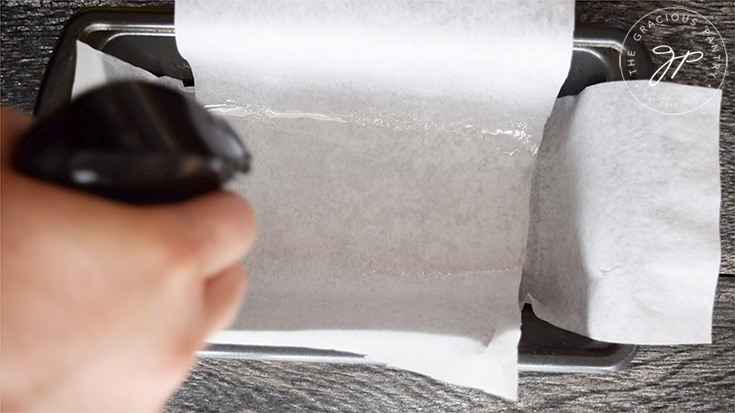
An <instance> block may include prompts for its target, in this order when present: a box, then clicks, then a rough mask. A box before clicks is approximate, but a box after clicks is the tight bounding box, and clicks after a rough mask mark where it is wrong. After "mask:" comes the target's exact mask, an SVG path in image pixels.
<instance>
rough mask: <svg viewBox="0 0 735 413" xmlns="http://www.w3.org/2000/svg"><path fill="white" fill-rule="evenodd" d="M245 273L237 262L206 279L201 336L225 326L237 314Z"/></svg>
mask: <svg viewBox="0 0 735 413" xmlns="http://www.w3.org/2000/svg"><path fill="white" fill-rule="evenodd" d="M246 284H247V275H246V273H245V269H244V268H243V267H242V265H241V264H240V263H237V264H235V265H233V266H231V267H229V268H227V269H225V270H223V271H221V272H219V273H218V274H216V275H214V276H211V277H209V278H208V279H207V282H206V284H205V286H204V293H203V294H204V296H203V308H204V310H203V311H204V314H203V317H204V319H203V324H202V325H203V333H204V335H203V337H204V338H207V337H209V336H211V335H212V334H214V333H216V332H217V331H219V330H222V329H224V328H227V327H228V326H229V325H230V324H231V323H232V321H233V320H234V319H235V316H236V315H237V310H238V308H239V307H240V301H241V300H242V296H243V294H244V293H245V286H246Z"/></svg>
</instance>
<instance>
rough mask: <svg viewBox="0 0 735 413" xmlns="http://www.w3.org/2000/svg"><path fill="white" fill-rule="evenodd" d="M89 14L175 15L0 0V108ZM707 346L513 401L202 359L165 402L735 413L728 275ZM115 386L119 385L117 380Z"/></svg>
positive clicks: (733, 257) (418, 383)
mask: <svg viewBox="0 0 735 413" xmlns="http://www.w3.org/2000/svg"><path fill="white" fill-rule="evenodd" d="M675 5H679V6H683V7H686V8H689V9H692V10H695V11H697V12H699V13H701V14H703V15H704V16H705V17H708V18H709V19H710V20H711V21H712V22H713V23H714V24H715V25H716V26H717V27H718V29H719V30H720V32H721V33H722V35H723V37H724V38H725V39H726V42H727V44H728V51H730V56H731V60H732V57H733V56H735V53H733V51H735V50H734V47H733V46H734V44H735V3H734V2H732V1H702V2H691V1H677V2H670V1H666V2H578V3H577V8H576V14H577V19H578V21H583V22H606V23H617V24H619V25H621V26H623V27H630V26H631V25H632V24H633V23H634V22H635V21H637V20H638V19H639V18H640V17H642V16H643V15H645V14H646V13H648V12H650V11H652V10H654V9H656V8H660V7H671V6H675ZM90 6H136V7H162V6H163V7H172V2H171V1H126V0H77V1H40V0H29V1H17V0H5V1H3V2H2V6H1V7H0V25H1V26H2V34H1V37H0V41H1V42H2V48H1V50H0V102H1V103H2V104H4V105H12V106H15V107H17V108H20V109H22V110H24V111H27V112H30V111H31V110H32V109H33V103H34V100H35V96H36V94H37V93H38V88H39V86H40V82H41V78H42V75H43V69H44V67H45V65H46V63H47V62H48V59H49V57H50V55H51V52H52V50H53V47H54V45H55V43H56V40H57V38H58V34H59V32H60V30H61V28H62V26H63V24H64V22H66V20H67V19H68V18H69V17H70V16H71V14H73V13H74V12H75V11H78V10H80V9H82V8H84V7H90ZM732 72H733V69H732V65H731V69H730V70H729V73H728V76H727V78H726V81H725V84H724V86H723V109H722V114H721V157H720V158H721V167H722V196H723V199H722V218H721V237H722V247H723V261H722V269H721V271H722V272H723V273H735V107H734V104H735V103H734V101H733V92H734V90H733V80H732V74H731V73H732ZM713 328H714V329H713V344H712V345H706V346H704V345H703V346H670V347H665V346H650V347H644V348H642V349H641V350H640V351H639V353H638V355H637V357H636V359H635V360H634V361H633V362H632V364H631V366H630V367H628V368H627V369H625V370H623V371H621V372H618V373H613V374H607V375H589V374H577V375H555V374H522V375H521V378H520V391H519V393H520V394H519V396H520V400H521V401H520V402H519V403H517V404H512V403H508V402H505V401H502V400H499V399H497V398H495V397H492V396H488V395H485V394H483V393H481V392H479V391H473V390H468V389H464V388H459V387H456V386H450V385H446V384H443V383H439V382H436V381H434V380H431V379H428V378H426V377H423V376H419V375H416V374H412V373H408V372H403V371H398V370H393V369H386V368H380V367H373V366H352V365H327V364H304V363H266V362H247V361H237V360H203V361H200V362H199V363H198V364H197V366H196V368H195V370H194V371H193V373H192V375H191V377H190V378H189V380H188V381H187V382H186V383H185V384H184V386H183V387H182V388H181V389H180V390H179V391H178V392H177V393H176V394H175V395H174V396H173V397H172V399H171V400H170V402H169V405H168V407H167V410H168V411H170V412H183V411H257V412H260V411H278V412H282V411H294V412H299V411H325V412H326V411H340V412H341V411H429V412H433V411H436V412H442V411H495V410H500V411H546V410H560V411H653V410H662V411H687V412H688V411H726V412H732V411H735V333H734V331H735V278H733V277H728V276H721V277H720V283H719V286H718V292H717V300H716V304H715V313H714V322H713ZM121 380H124V378H121Z"/></svg>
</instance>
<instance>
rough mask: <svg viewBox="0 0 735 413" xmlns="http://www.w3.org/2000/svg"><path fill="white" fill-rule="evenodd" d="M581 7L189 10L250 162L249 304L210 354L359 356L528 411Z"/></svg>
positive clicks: (208, 69) (182, 7) (186, 21)
mask: <svg viewBox="0 0 735 413" xmlns="http://www.w3.org/2000/svg"><path fill="white" fill-rule="evenodd" d="M573 14H574V13H573V3H572V2H570V1H561V2H559V1H557V2H523V1H510V2H501V1H498V2H403V1H399V2H344V1H337V2H229V1H223V2H217V1H179V2H178V3H177V5H176V34H177V44H178V47H179V51H180V52H181V54H182V56H184V57H185V58H186V59H187V60H188V61H189V63H190V64H191V66H192V68H193V72H194V80H195V84H196V94H197V98H198V99H199V101H200V102H202V103H204V104H205V105H208V107H210V108H212V109H216V110H218V111H219V112H220V113H221V114H223V115H224V116H226V117H228V118H229V120H230V121H231V123H232V124H233V125H234V126H235V128H236V129H237V130H238V131H239V132H240V133H241V134H243V136H244V138H245V140H246V141H247V142H248V144H249V145H250V148H251V149H252V152H253V159H254V165H253V170H252V173H251V174H250V175H249V176H247V177H245V178H244V179H242V180H239V181H238V182H236V183H235V184H234V185H233V188H234V189H235V190H237V191H238V192H240V193H242V194H243V195H244V196H246V197H247V198H248V199H250V200H251V201H252V203H253V205H254V207H255V210H256V211H258V219H259V238H258V240H257V242H256V246H255V248H254V250H253V251H252V253H251V254H250V256H249V257H248V259H247V260H246V265H247V268H248V270H249V273H250V284H249V295H248V298H247V300H246V302H245V304H244V306H243V308H242V310H241V313H240V317H239V318H238V319H237V321H236V323H235V325H234V327H233V331H228V332H225V333H223V334H220V335H217V336H215V337H213V338H212V340H213V341H215V342H228V343H240V344H260V345H286V346H299V347H311V348H322V349H336V350H345V351H351V352H355V353H359V354H364V355H367V356H368V357H369V358H371V359H374V360H378V361H381V362H385V363H388V364H390V365H392V366H395V367H401V368H405V369H409V370H412V371H415V372H419V373H422V374H427V375H430V376H432V377H434V378H437V379H439V380H444V381H447V382H451V383H455V384H462V385H467V386H473V387H477V388H480V389H483V390H485V391H488V392H491V393H495V394H499V395H501V396H503V397H507V398H511V399H512V398H515V397H516V381H517V371H516V358H517V348H516V347H517V342H518V338H519V336H520V331H519V325H520V310H519V307H518V302H517V294H518V287H519V282H520V276H521V267H522V263H523V258H524V250H525V245H526V234H527V225H528V197H529V191H530V177H531V171H532V167H533V163H534V160H535V156H536V152H537V148H538V143H539V141H540V138H541V133H542V129H543V125H544V122H545V120H546V118H547V116H548V114H549V112H550V110H551V107H552V105H553V101H554V98H555V97H556V95H557V93H558V91H559V88H560V86H561V84H562V83H563V81H564V79H565V77H566V74H567V71H568V69H569V63H570V58H571V44H572V31H573Z"/></svg>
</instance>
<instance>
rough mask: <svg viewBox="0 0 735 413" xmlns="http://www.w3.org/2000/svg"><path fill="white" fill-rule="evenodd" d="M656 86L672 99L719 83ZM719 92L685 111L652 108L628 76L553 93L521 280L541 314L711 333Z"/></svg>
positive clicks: (622, 337)
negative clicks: (626, 79)
mask: <svg viewBox="0 0 735 413" xmlns="http://www.w3.org/2000/svg"><path fill="white" fill-rule="evenodd" d="M647 83H648V81H647V80H639V81H629V82H628V84H629V86H630V87H640V88H643V87H645V88H648V84H647ZM648 90H649V93H650V94H654V95H653V96H652V97H654V98H656V97H657V96H656V95H655V94H658V99H659V100H660V101H670V102H676V101H686V100H691V99H697V100H699V99H700V98H701V97H706V96H709V95H711V94H712V90H711V89H707V88H699V87H693V86H685V85H678V84H674V83H664V82H662V83H659V84H658V85H656V87H655V88H648ZM721 95H722V93H721V92H718V93H717V94H716V95H715V96H714V98H712V99H710V100H709V101H708V102H707V104H706V105H704V106H703V107H701V108H700V109H697V110H695V111H692V112H688V113H685V114H678V115H667V114H662V113H659V112H655V111H653V110H651V109H648V108H647V107H645V106H643V105H642V104H640V103H639V102H638V101H637V100H635V98H634V97H633V95H631V94H630V93H629V91H628V89H627V88H626V87H625V84H624V83H623V82H609V83H602V84H599V85H595V86H591V87H588V88H586V89H585V90H584V91H582V93H580V94H579V96H576V97H572V96H570V97H564V98H561V99H559V100H558V101H557V102H556V105H555V106H554V111H553V112H552V116H551V118H550V119H549V121H548V123H547V124H546V130H545V132H544V140H543V143H542V145H541V149H540V151H539V157H538V165H537V167H536V171H535V176H534V190H533V196H532V198H531V211H532V212H531V215H532V217H533V218H532V223H531V226H530V230H529V231H530V233H529V244H528V260H527V261H526V269H525V272H524V274H523V283H522V288H521V298H522V299H523V298H525V297H526V295H527V294H528V301H529V302H530V303H532V305H533V309H534V312H535V313H536V315H538V316H539V317H540V318H542V319H544V320H547V321H549V322H551V323H552V324H554V325H556V326H559V327H562V328H564V329H567V330H571V331H574V332H577V333H580V334H583V335H585V336H588V337H591V338H594V339H597V340H602V341H610V342H617V343H635V344H688V343H709V342H710V341H711V328H712V306H713V305H714V294H715V286H716V284H717V276H718V272H719V266H720V231H719V210H720V166H719V114H720V98H721ZM662 97H665V99H661V98H662ZM705 99H706V98H705ZM701 101H703V100H701Z"/></svg>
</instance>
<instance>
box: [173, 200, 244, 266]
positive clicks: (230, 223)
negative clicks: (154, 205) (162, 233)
mask: <svg viewBox="0 0 735 413" xmlns="http://www.w3.org/2000/svg"><path fill="white" fill-rule="evenodd" d="M162 208H165V209H166V213H167V214H168V215H169V218H170V219H172V220H175V221H176V232H175V233H176V234H178V235H177V237H178V239H179V241H180V242H183V243H184V244H185V245H186V246H185V248H184V249H185V250H186V251H187V253H188V254H190V255H191V257H188V258H187V257H182V258H185V259H187V261H188V260H189V259H190V258H193V260H194V264H195V265H196V269H195V272H196V273H198V274H201V275H202V276H204V277H207V276H210V275H212V274H216V273H218V272H220V271H222V270H223V269H225V268H228V267H230V266H231V265H232V264H233V263H235V262H239V261H240V260H241V259H242V258H243V257H244V256H245V254H247V252H248V251H249V250H250V247H251V246H252V245H253V241H254V240H255V230H256V223H255V214H254V212H253V209H252V207H251V206H250V204H249V203H248V202H247V201H245V199H243V198H242V197H240V196H238V195H236V194H233V193H230V192H219V193H215V194H210V195H206V196H202V197H199V198H195V199H193V200H190V201H186V202H184V203H181V204H178V205H168V206H165V207H162Z"/></svg>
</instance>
